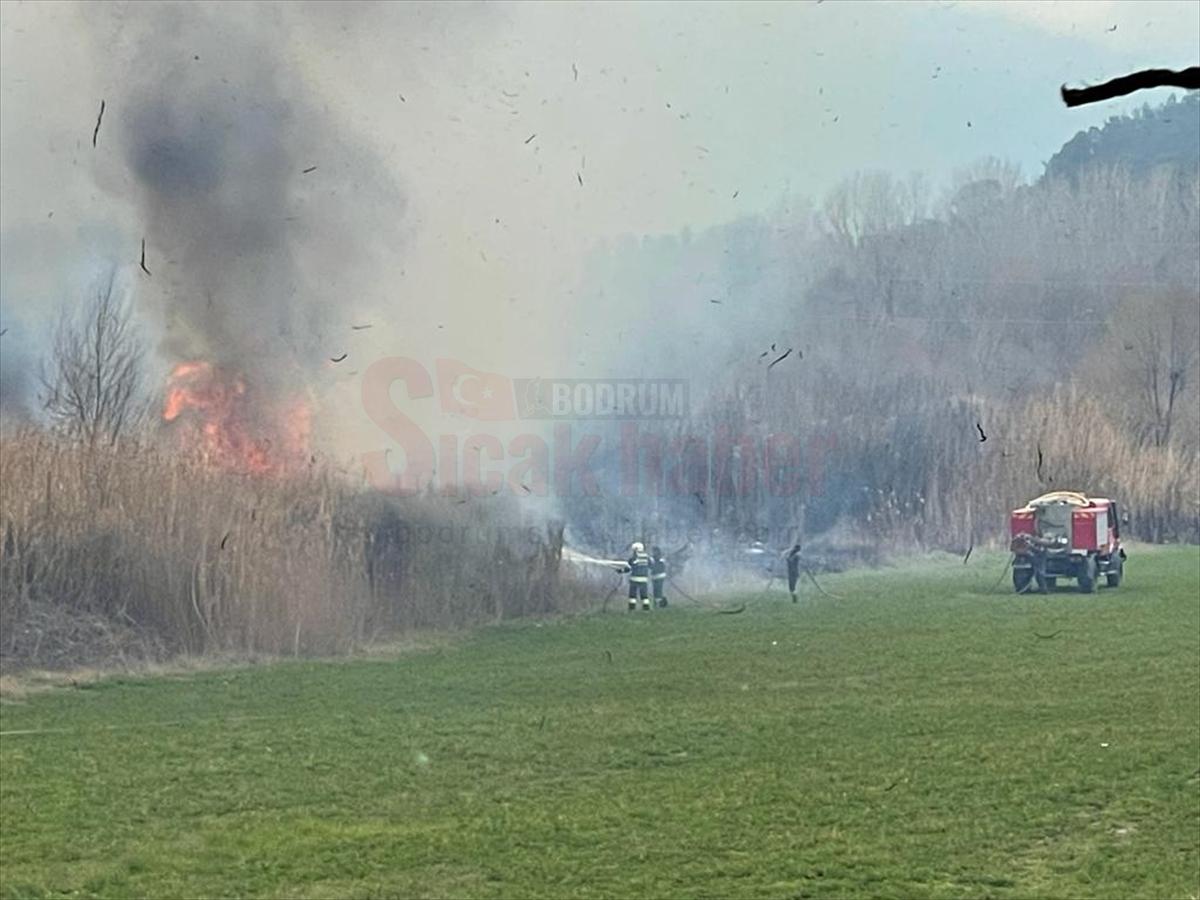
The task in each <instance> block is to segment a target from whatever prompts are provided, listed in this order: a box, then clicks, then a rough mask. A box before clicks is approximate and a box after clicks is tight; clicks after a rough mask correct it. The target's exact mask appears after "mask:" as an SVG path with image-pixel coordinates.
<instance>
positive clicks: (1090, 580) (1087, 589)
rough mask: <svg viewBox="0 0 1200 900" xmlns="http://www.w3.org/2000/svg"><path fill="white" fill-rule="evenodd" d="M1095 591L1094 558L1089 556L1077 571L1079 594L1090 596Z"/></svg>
mask: <svg viewBox="0 0 1200 900" xmlns="http://www.w3.org/2000/svg"><path fill="white" fill-rule="evenodd" d="M1095 590H1096V557H1094V556H1089V557H1088V558H1087V559H1085V560H1084V561H1083V565H1082V567H1081V568H1080V569H1079V592H1080V593H1081V594H1091V593H1094V592H1095Z"/></svg>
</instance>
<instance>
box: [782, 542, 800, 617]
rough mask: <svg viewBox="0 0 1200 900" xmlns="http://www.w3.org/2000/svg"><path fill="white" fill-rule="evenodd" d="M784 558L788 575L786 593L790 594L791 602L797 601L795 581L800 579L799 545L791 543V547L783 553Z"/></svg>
mask: <svg viewBox="0 0 1200 900" xmlns="http://www.w3.org/2000/svg"><path fill="white" fill-rule="evenodd" d="M783 558H784V560H785V561H786V562H787V576H788V593H790V594H791V595H792V602H793V603H797V602H799V601H798V600H797V599H796V582H798V581H799V580H800V545H799V544H793V545H792V549H790V550H788V551H787V552H786V553H784V554H783Z"/></svg>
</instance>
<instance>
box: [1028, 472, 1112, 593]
mask: <svg viewBox="0 0 1200 900" xmlns="http://www.w3.org/2000/svg"><path fill="white" fill-rule="evenodd" d="M1120 529H1121V526H1120V522H1119V519H1118V512H1117V504H1116V502H1115V501H1113V500H1106V499H1104V498H1102V497H1087V496H1085V495H1084V494H1081V493H1078V492H1076V491H1054V492H1052V493H1049V494H1043V495H1042V496H1040V497H1037V498H1035V499H1033V500H1030V501H1029V502H1028V503H1027V504H1025V506H1023V507H1021V508H1020V509H1014V510H1013V511H1012V516H1011V518H1010V532H1011V535H1012V543H1011V549H1012V552H1013V588H1014V589H1015V590H1016V591H1017V593H1018V594H1023V593H1026V592H1027V591H1029V590H1031V589H1033V588H1034V587H1036V589H1037V590H1038V591H1039V592H1041V593H1047V592H1048V591H1049V590H1050V589H1051V588H1053V587H1055V584H1056V582H1057V580H1058V579H1059V578H1074V579H1076V581H1077V582H1078V583H1079V590H1080V592H1081V593H1084V594H1090V593H1092V592H1093V591H1095V590H1096V584H1097V582H1098V581H1099V579H1100V576H1104V579H1105V582H1106V584H1107V585H1108V586H1109V587H1117V586H1118V585H1119V584H1120V583H1121V577H1122V575H1123V574H1124V570H1125V550H1124V549H1123V548H1122V547H1121V531H1120Z"/></svg>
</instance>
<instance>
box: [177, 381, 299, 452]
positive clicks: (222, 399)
mask: <svg viewBox="0 0 1200 900" xmlns="http://www.w3.org/2000/svg"><path fill="white" fill-rule="evenodd" d="M162 416H163V420H164V421H167V422H175V421H177V420H180V421H182V422H184V423H185V424H186V426H187V427H185V428H183V429H181V434H182V436H183V440H184V441H185V442H187V443H189V444H192V445H194V446H198V447H199V449H200V450H201V451H202V453H203V455H204V457H205V458H206V459H208V460H209V461H210V462H213V463H215V464H217V465H220V466H224V467H226V468H230V469H236V470H238V471H244V472H251V473H256V474H267V473H273V472H280V471H282V470H285V469H288V468H292V467H294V466H296V465H297V464H299V463H301V462H302V461H303V460H305V459H306V458H307V457H308V443H309V436H310V431H311V411H310V410H309V408H308V406H307V404H305V403H304V402H303V401H302V400H297V401H295V402H293V403H291V404H289V405H288V406H286V407H285V408H284V409H283V410H282V411H281V412H275V413H264V412H263V411H262V410H261V409H259V408H257V406H256V405H252V404H251V402H250V396H249V392H248V390H247V387H246V382H245V380H244V379H243V378H242V377H241V376H239V375H232V374H229V373H225V372H222V371H220V370H219V369H217V368H216V367H214V366H213V364H212V363H210V362H207V361H204V360H196V361H193V362H185V363H180V364H179V365H177V366H176V367H175V368H174V369H173V370H172V371H171V374H170V376H169V377H168V379H167V389H166V395H165V397H164V400H163V413H162Z"/></svg>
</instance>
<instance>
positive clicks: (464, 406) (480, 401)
mask: <svg viewBox="0 0 1200 900" xmlns="http://www.w3.org/2000/svg"><path fill="white" fill-rule="evenodd" d="M434 368H435V369H436V371H437V384H438V398H439V400H440V402H441V405H442V412H448V413H457V414H458V415H460V416H467V417H468V418H471V419H479V420H481V421H484V422H507V421H512V420H513V419H516V417H517V404H516V399H515V395H514V393H513V383H512V379H511V378H508V377H507V376H504V375H496V374H495V373H493V372H481V371H479V370H478V369H472V368H471V367H470V366H468V365H466V364H464V363H462V362H459V361H458V360H457V359H439V360H435V361H434Z"/></svg>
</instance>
